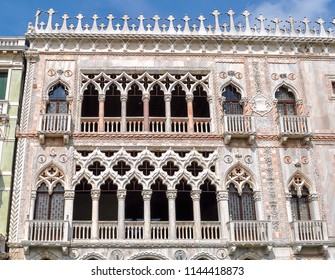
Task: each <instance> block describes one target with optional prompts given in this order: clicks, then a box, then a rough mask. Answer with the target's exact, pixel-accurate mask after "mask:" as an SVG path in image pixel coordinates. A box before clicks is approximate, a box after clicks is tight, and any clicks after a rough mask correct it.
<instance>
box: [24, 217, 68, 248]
mask: <svg viewBox="0 0 335 280" xmlns="http://www.w3.org/2000/svg"><path fill="white" fill-rule="evenodd" d="M26 230H27V236H26V239H27V240H28V241H32V242H35V243H36V242H48V243H53V242H57V243H59V242H67V241H68V231H69V224H68V222H67V221H27V225H26Z"/></svg>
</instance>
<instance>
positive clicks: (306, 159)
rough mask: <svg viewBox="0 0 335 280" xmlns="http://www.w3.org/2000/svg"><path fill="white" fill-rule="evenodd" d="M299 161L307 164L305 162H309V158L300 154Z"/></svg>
mask: <svg viewBox="0 0 335 280" xmlns="http://www.w3.org/2000/svg"><path fill="white" fill-rule="evenodd" d="M300 162H301V163H303V164H307V163H309V159H308V157H306V156H302V157H301V158H300Z"/></svg>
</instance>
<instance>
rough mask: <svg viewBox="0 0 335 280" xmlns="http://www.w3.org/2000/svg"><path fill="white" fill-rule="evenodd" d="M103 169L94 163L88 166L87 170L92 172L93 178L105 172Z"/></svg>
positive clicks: (98, 163)
mask: <svg viewBox="0 0 335 280" xmlns="http://www.w3.org/2000/svg"><path fill="white" fill-rule="evenodd" d="M105 169H106V168H105V167H104V166H103V165H101V164H100V162H99V161H94V162H93V163H92V164H91V165H89V166H88V170H89V171H92V172H93V175H94V176H99V175H100V174H101V173H102V172H104V171H105Z"/></svg>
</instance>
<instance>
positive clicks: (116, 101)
mask: <svg viewBox="0 0 335 280" xmlns="http://www.w3.org/2000/svg"><path fill="white" fill-rule="evenodd" d="M105 117H111V118H113V117H114V118H115V117H121V92H120V91H119V90H118V89H117V86H116V85H115V84H111V85H110V86H109V88H108V90H107V91H106V97H105Z"/></svg>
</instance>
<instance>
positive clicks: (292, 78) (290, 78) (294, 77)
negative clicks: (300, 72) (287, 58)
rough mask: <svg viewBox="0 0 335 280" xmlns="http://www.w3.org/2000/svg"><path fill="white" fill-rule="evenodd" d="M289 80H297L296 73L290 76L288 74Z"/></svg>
mask: <svg viewBox="0 0 335 280" xmlns="http://www.w3.org/2000/svg"><path fill="white" fill-rule="evenodd" d="M288 78H289V80H295V79H296V76H295V74H294V73H290V74H288Z"/></svg>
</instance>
